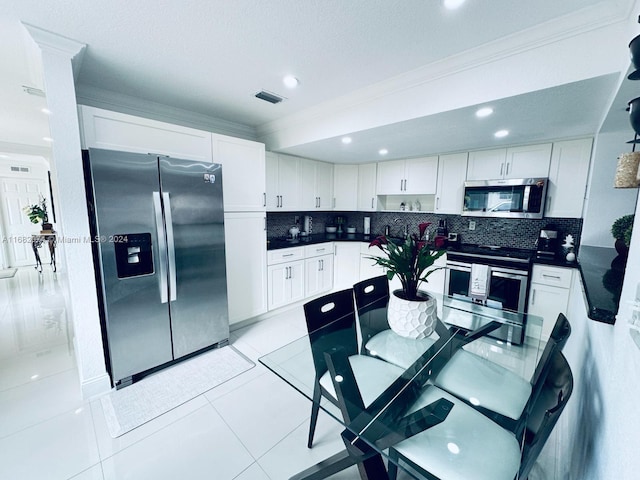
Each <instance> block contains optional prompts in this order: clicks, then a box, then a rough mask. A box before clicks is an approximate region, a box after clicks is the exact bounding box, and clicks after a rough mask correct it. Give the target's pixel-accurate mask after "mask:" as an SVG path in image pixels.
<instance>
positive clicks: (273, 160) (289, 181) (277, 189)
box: [266, 152, 300, 212]
mask: <svg viewBox="0 0 640 480" xmlns="http://www.w3.org/2000/svg"><path fill="white" fill-rule="evenodd" d="M266 170H267V172H266V179H267V180H266V183H267V210H268V211H272V212H281V211H294V210H297V209H299V208H300V187H299V178H300V159H299V158H298V157H292V156H290V155H282V154H277V153H273V152H267V153H266Z"/></svg>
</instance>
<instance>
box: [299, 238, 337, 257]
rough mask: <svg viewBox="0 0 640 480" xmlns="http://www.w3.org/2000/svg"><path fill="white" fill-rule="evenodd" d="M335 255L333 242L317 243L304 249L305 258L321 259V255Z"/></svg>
mask: <svg viewBox="0 0 640 480" xmlns="http://www.w3.org/2000/svg"><path fill="white" fill-rule="evenodd" d="M329 254H331V255H333V242H325V243H316V244H315V245H307V246H306V247H304V258H312V257H319V256H320V255H329Z"/></svg>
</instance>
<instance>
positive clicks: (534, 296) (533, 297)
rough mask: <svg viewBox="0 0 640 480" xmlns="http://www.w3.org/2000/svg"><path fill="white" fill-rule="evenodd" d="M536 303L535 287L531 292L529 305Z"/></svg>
mask: <svg viewBox="0 0 640 480" xmlns="http://www.w3.org/2000/svg"><path fill="white" fill-rule="evenodd" d="M535 304H536V291H535V289H534V290H533V291H532V292H531V305H535Z"/></svg>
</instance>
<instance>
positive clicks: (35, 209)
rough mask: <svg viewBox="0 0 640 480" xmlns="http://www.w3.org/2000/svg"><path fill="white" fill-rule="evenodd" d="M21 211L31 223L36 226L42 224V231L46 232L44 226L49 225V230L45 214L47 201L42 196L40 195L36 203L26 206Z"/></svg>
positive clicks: (47, 217) (47, 216) (47, 218)
mask: <svg viewBox="0 0 640 480" xmlns="http://www.w3.org/2000/svg"><path fill="white" fill-rule="evenodd" d="M23 210H24V212H25V213H26V214H27V217H29V220H30V221H31V223H35V224H38V223H41V222H42V229H43V230H47V229H46V228H45V226H46V225H49V228H51V226H50V224H48V223H47V222H48V221H49V215H48V214H47V199H46V198H44V197H43V196H42V195H40V200H39V201H38V203H34V204H33V205H27V206H26V207H24V209H23Z"/></svg>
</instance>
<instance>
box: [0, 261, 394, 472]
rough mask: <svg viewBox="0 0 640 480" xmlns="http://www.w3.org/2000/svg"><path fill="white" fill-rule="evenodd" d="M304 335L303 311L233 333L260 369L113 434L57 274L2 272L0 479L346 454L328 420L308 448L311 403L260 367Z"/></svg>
mask: <svg viewBox="0 0 640 480" xmlns="http://www.w3.org/2000/svg"><path fill="white" fill-rule="evenodd" d="M305 332H306V330H305V327H304V318H303V313H302V308H294V309H291V310H288V311H286V312H283V313H282V314H279V315H277V316H273V317H271V318H269V319H266V320H263V321H261V322H258V323H256V324H254V325H251V326H248V327H245V328H242V329H239V330H236V331H234V332H232V334H231V342H232V344H233V345H234V346H235V347H236V348H237V349H238V350H240V351H241V352H243V353H244V354H245V355H247V356H248V357H249V358H251V359H252V360H253V361H254V362H255V363H256V366H255V367H254V368H252V369H251V370H249V371H248V372H246V373H244V374H242V375H240V376H238V377H236V378H234V379H232V380H230V381H229V382H226V383H224V384H222V385H220V386H219V387H216V388H214V389H212V390H210V391H209V392H207V393H205V394H204V395H201V396H199V397H196V398H194V399H193V400H191V401H189V402H187V403H186V404H184V405H182V406H180V407H178V408H176V409H174V410H172V411H170V412H168V413H166V414H165V415H162V416H161V417H159V418H157V419H155V420H153V421H151V422H149V423H147V424H145V425H143V426H141V427H139V428H137V429H135V430H133V431H131V432H130V433H127V434H125V435H123V436H121V437H119V438H116V439H113V438H111V436H110V435H109V433H108V429H107V426H106V423H105V419H104V415H103V412H102V406H101V403H100V401H99V400H98V399H93V400H92V401H83V400H82V399H81V398H80V385H79V381H78V377H77V374H76V367H75V358H74V354H73V346H72V345H73V331H72V325H71V322H70V321H69V319H68V318H67V314H66V309H65V304H64V298H63V296H62V292H61V290H60V285H59V283H58V279H57V276H56V274H55V273H52V272H51V271H50V270H48V269H46V268H45V270H44V272H43V273H42V274H41V275H39V274H38V273H37V272H35V270H34V269H32V268H22V269H19V271H18V273H17V274H16V276H15V277H14V278H12V279H0V479H3V480H4V479H11V480H31V479H33V480H42V479H46V480H56V479H70V478H73V479H74V480H112V479H114V480H115V479H117V480H120V479H135V480H140V479H150V480H151V479H153V480H162V479H171V480H174V479H177V478H184V479H190V480H195V479H201V478H202V479H208V480H211V479H215V480H231V479H236V480H281V479H287V478H289V477H290V476H291V475H293V474H295V473H297V472H298V471H300V470H302V469H304V468H306V467H308V466H311V465H313V464H314V463H316V462H318V461H319V460H321V459H323V458H326V457H328V456H330V455H332V454H334V453H336V452H338V451H340V450H341V449H342V442H341V441H340V438H339V432H340V431H341V429H340V427H339V425H338V424H337V423H336V422H335V420H333V419H332V418H330V417H329V416H328V415H321V417H320V419H319V422H318V427H317V430H316V436H315V441H314V448H313V449H308V448H306V435H307V429H308V421H309V413H310V408H311V404H310V402H309V400H307V399H306V398H304V397H303V396H302V395H300V394H299V393H298V392H296V391H295V390H293V389H292V388H291V387H289V386H288V385H286V384H285V383H284V382H283V381H282V380H280V379H279V378H278V377H276V376H275V375H274V374H273V373H271V372H269V371H268V370H267V369H266V368H265V367H263V366H262V365H261V364H259V363H258V358H259V357H260V356H261V355H264V354H266V353H269V352H271V351H273V350H274V349H276V348H278V347H280V346H282V345H285V344H286V343H288V342H291V341H293V340H295V339H296V338H299V337H300V336H302V335H304V334H305ZM332 478H333V479H335V480H356V479H358V478H359V476H358V472H357V469H356V468H355V467H352V468H351V469H348V470H346V471H344V472H341V473H340V474H337V475H335V476H333V477H332ZM405 478H406V477H405Z"/></svg>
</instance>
